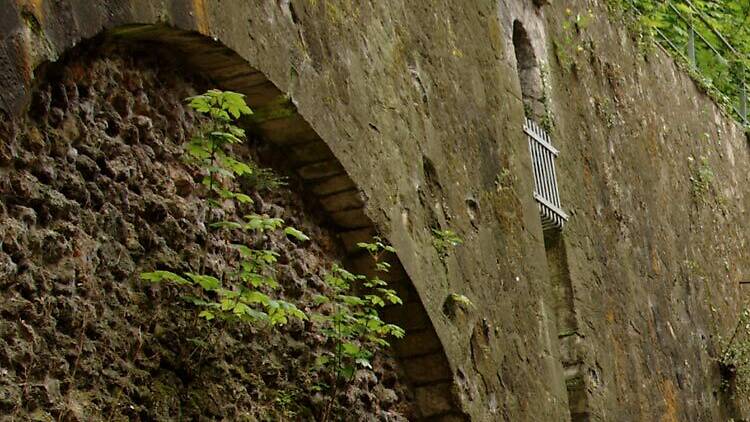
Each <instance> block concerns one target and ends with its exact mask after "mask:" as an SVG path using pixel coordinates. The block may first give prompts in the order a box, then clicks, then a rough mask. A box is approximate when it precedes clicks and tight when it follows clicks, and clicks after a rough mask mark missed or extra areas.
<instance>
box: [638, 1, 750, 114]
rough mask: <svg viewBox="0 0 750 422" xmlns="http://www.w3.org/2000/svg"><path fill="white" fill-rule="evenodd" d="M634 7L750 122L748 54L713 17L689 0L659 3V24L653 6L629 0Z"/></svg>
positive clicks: (658, 37) (670, 48)
mask: <svg viewBox="0 0 750 422" xmlns="http://www.w3.org/2000/svg"><path fill="white" fill-rule="evenodd" d="M629 4H630V6H631V7H632V10H633V11H634V12H635V13H636V15H637V17H638V18H639V19H640V20H641V21H642V22H643V21H645V22H650V23H651V24H650V25H649V28H651V29H652V30H653V33H654V35H655V37H654V39H655V41H656V42H657V43H658V44H659V45H660V46H661V47H662V48H664V49H665V50H667V51H668V52H671V53H673V54H677V55H678V56H679V57H681V58H682V59H683V60H684V61H685V62H686V63H688V64H689V65H690V66H691V67H692V69H693V70H694V71H695V72H697V73H698V74H699V75H700V76H701V78H702V79H703V82H704V83H706V84H708V85H709V86H711V87H714V88H715V89H716V90H717V91H718V93H720V94H721V95H723V96H724V97H725V100H726V101H725V102H726V103H727V104H728V105H729V106H730V108H731V110H732V111H733V112H734V113H735V115H736V116H737V118H738V119H739V120H740V121H741V122H742V123H743V124H745V125H750V121H748V77H749V76H750V69H749V68H748V63H750V58H749V57H748V54H746V53H742V52H739V51H738V50H737V49H735V48H734V46H732V44H731V43H730V42H729V41H728V38H727V37H726V36H724V34H722V33H721V32H720V31H719V30H717V29H716V27H715V26H714V25H712V24H711V20H710V19H709V18H708V17H707V16H706V15H705V14H704V13H703V12H702V11H701V10H700V9H699V8H698V7H696V6H695V5H694V4H693V3H692V2H691V1H690V0H678V2H677V3H676V4H675V2H674V1H672V0H666V1H664V2H661V3H658V4H659V6H658V7H659V9H658V13H660V15H659V17H660V21H659V24H653V21H654V19H653V16H650V15H649V14H650V13H657V12H656V11H655V10H654V9H647V8H645V7H644V3H643V2H642V3H641V4H637V3H636V2H635V0H629Z"/></svg>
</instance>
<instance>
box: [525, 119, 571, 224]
mask: <svg viewBox="0 0 750 422" xmlns="http://www.w3.org/2000/svg"><path fill="white" fill-rule="evenodd" d="M523 131H524V133H526V137H527V138H528V141H529V153H531V164H532V166H533V167H534V199H536V202H537V203H538V204H539V214H540V215H541V217H542V229H543V230H544V231H547V230H554V229H558V230H559V229H562V227H563V225H564V224H565V222H566V221H567V220H568V215H567V214H565V211H563V210H562V206H561V205H560V192H559V191H558V189H557V174H556V172H555V158H556V157H557V154H558V151H557V149H555V147H553V146H552V139H550V137H549V134H547V132H546V131H545V130H544V129H542V128H541V127H540V126H539V125H537V124H536V123H535V122H534V121H533V120H531V119H526V121H525V122H524V125H523Z"/></svg>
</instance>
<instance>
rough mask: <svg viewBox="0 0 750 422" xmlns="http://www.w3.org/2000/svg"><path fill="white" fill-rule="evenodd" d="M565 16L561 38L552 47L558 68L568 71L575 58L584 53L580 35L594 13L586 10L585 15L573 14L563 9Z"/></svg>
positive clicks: (569, 10)
mask: <svg viewBox="0 0 750 422" xmlns="http://www.w3.org/2000/svg"><path fill="white" fill-rule="evenodd" d="M565 15H566V18H565V20H564V21H563V24H562V29H563V32H562V36H561V37H560V38H558V39H556V40H555V41H554V47H555V52H556V54H557V60H558V62H559V63H560V66H561V67H562V68H563V69H564V70H566V71H570V70H571V69H572V67H573V64H574V62H575V57H576V56H577V55H578V54H580V53H582V52H583V51H584V45H583V42H582V40H581V37H580V35H581V32H582V31H583V30H584V29H586V28H587V27H588V26H589V24H590V23H591V19H593V17H594V13H593V12H592V11H591V10H587V11H586V13H574V12H573V11H572V10H571V9H565Z"/></svg>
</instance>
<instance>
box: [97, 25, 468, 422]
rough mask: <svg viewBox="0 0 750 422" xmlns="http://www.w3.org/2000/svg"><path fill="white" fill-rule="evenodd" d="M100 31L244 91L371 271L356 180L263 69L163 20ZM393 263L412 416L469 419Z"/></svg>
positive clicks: (265, 132)
mask: <svg viewBox="0 0 750 422" xmlns="http://www.w3.org/2000/svg"><path fill="white" fill-rule="evenodd" d="M104 37H105V38H106V40H107V41H112V42H123V43H128V42H152V43H157V44H160V45H162V46H166V47H168V48H169V49H170V50H171V51H174V52H175V54H176V55H177V56H178V57H179V58H180V60H181V61H183V62H184V63H185V64H186V65H187V67H188V68H189V69H190V73H197V74H199V75H201V76H203V77H205V78H207V79H209V80H210V81H211V82H212V83H213V84H215V86H216V87H218V88H221V89H226V90H232V91H236V92H240V93H243V94H245V95H246V96H247V97H246V100H247V102H248V105H249V106H250V107H251V108H252V109H253V111H254V112H255V115H254V117H253V118H252V119H250V120H249V121H248V122H246V125H247V126H248V129H249V130H250V131H251V132H252V133H254V134H255V135H257V136H258V137H260V138H261V139H262V140H263V141H265V142H269V143H271V144H272V145H274V146H275V147H276V148H278V149H279V150H281V152H282V154H283V156H284V157H285V163H284V166H285V167H287V168H288V169H290V170H292V171H293V172H294V173H295V174H296V175H297V176H298V177H299V179H300V181H301V184H302V186H303V189H304V190H305V192H304V193H306V194H307V195H308V196H309V197H311V198H313V201H315V202H316V205H319V207H320V209H321V210H322V214H323V217H324V219H325V221H326V223H327V224H328V225H329V226H330V227H331V228H332V229H333V230H334V232H336V233H337V234H338V235H339V238H340V240H341V243H342V246H343V249H344V250H345V251H346V258H345V261H346V264H347V265H348V267H349V268H350V269H352V270H353V271H355V272H358V273H361V274H370V273H371V271H372V268H373V262H372V260H371V258H370V257H369V255H368V254H367V253H366V252H363V251H361V250H360V249H359V248H357V247H356V244H357V242H361V241H364V240H368V239H370V238H371V237H372V236H373V235H374V234H376V233H377V232H378V230H377V228H376V227H375V225H374V223H373V221H372V220H371V219H370V218H369V217H368V216H367V215H366V213H365V201H364V200H363V198H362V195H361V194H360V191H359V189H358V187H357V185H356V184H355V183H354V181H352V179H351V178H350V177H349V175H348V173H347V171H346V169H345V168H344V167H343V166H342V164H341V162H340V161H339V160H338V159H337V158H336V156H335V155H334V154H333V152H332V151H331V149H330V148H329V147H328V145H327V143H326V142H325V141H324V140H323V139H321V137H320V136H319V135H318V134H317V133H316V132H315V130H314V129H313V128H312V127H311V126H310V125H309V124H308V123H307V122H306V121H305V119H304V118H303V117H302V116H301V115H300V114H299V113H298V112H297V110H296V108H295V107H294V106H293V105H292V104H291V102H290V101H288V98H287V97H286V96H285V94H284V93H283V92H281V91H280V90H279V89H278V88H277V87H276V86H275V85H274V84H273V83H272V82H271V81H269V80H268V78H267V77H266V76H265V75H264V74H263V73H262V72H260V71H259V70H257V69H256V68H254V67H253V66H251V65H250V64H249V63H248V62H247V61H246V60H245V59H244V58H242V57H241V56H239V55H238V54H237V53H236V52H235V51H233V50H231V49H229V48H228V47H226V46H225V45H223V44H222V43H221V42H219V41H217V40H216V39H211V38H209V37H206V36H204V35H201V34H199V33H197V32H192V31H184V30H180V29H176V28H173V27H170V26H167V25H162V24H138V25H126V26H120V27H117V28H115V29H111V30H109V31H107V32H105V34H104ZM391 265H392V269H391V272H390V273H389V274H388V275H387V277H386V281H388V282H389V284H390V285H391V286H392V287H393V288H394V289H396V290H397V291H398V292H399V295H400V296H401V298H402V299H404V305H403V306H394V307H387V308H385V310H384V319H385V320H387V321H388V322H391V323H396V324H398V325H400V326H401V327H403V328H405V329H406V333H407V334H406V336H405V338H404V339H401V340H397V341H395V342H394V343H393V351H394V354H395V355H396V358H397V360H398V362H399V364H400V365H401V367H402V369H403V373H404V376H405V378H406V379H405V380H404V381H406V384H407V385H408V386H409V388H410V390H411V392H412V394H413V396H414V400H415V404H416V411H417V413H418V419H417V420H425V421H426V420H429V421H445V422H448V421H464V420H468V417H467V416H466V414H465V413H464V412H463V411H462V410H461V406H460V403H459V399H458V392H457V389H456V387H455V385H454V381H453V375H452V371H451V368H450V365H449V363H448V359H447V357H446V354H445V351H444V349H443V345H442V343H441V341H440V339H439V337H438V335H437V333H436V331H435V328H434V326H433V324H432V322H431V320H430V317H429V315H428V314H427V311H426V310H425V308H424V305H423V304H422V301H421V299H420V297H419V294H418V293H417V291H416V290H415V288H414V285H413V283H412V282H411V280H410V278H409V276H408V275H407V273H406V271H405V270H404V267H403V266H402V265H401V263H400V261H399V259H398V257H395V258H393V259H392V261H391ZM381 278H382V275H381Z"/></svg>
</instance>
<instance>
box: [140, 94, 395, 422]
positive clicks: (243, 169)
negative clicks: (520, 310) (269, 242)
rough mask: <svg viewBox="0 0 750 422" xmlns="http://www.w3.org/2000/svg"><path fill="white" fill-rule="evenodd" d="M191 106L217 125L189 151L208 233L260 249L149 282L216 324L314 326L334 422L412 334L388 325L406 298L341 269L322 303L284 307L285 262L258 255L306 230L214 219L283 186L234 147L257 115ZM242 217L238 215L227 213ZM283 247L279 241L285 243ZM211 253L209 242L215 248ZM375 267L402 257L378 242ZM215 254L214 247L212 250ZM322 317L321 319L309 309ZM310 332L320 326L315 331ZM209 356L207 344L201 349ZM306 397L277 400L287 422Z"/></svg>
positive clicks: (199, 99) (236, 104) (241, 108)
mask: <svg viewBox="0 0 750 422" xmlns="http://www.w3.org/2000/svg"><path fill="white" fill-rule="evenodd" d="M188 101H189V106H190V107H191V108H193V109H194V110H195V111H196V112H198V113H200V114H203V115H205V116H207V117H208V123H207V124H206V125H205V126H204V127H202V128H201V129H200V130H199V131H198V133H197V134H196V135H195V136H193V138H192V139H191V140H190V142H189V143H188V144H187V145H186V146H185V154H186V158H187V161H188V162H189V163H192V164H194V165H196V166H197V167H198V168H199V169H200V170H201V171H202V172H203V178H202V186H203V187H204V193H205V195H203V198H202V199H203V201H204V204H205V215H206V217H205V219H206V222H207V226H208V227H209V228H210V229H211V230H212V231H213V232H214V233H215V234H216V235H219V236H221V237H222V238H224V239H250V240H251V241H249V242H244V243H241V242H234V243H230V244H229V246H230V247H229V248H226V250H225V251H223V253H224V256H223V258H224V261H225V262H227V263H228V264H227V267H226V268H221V269H214V271H215V272H216V273H212V274H206V273H204V271H203V268H205V267H206V266H207V265H206V264H207V262H206V261H207V259H208V256H209V253H208V252H209V251H208V250H206V251H204V258H203V259H204V262H203V263H201V270H200V271H195V272H185V273H183V274H177V273H175V272H172V271H165V270H156V271H151V272H144V273H142V274H141V279H142V280H144V281H146V282H150V283H165V284H169V285H173V286H176V287H177V288H178V289H179V290H180V291H181V292H183V293H184V294H183V295H182V299H183V300H184V301H185V302H187V303H189V304H191V305H194V306H196V307H197V308H198V309H199V311H198V316H199V317H200V318H203V319H205V320H208V321H213V320H221V321H228V322H241V323H248V324H251V325H254V326H263V327H277V326H281V325H284V324H286V323H288V322H289V321H290V320H291V319H297V320H308V321H310V322H311V323H312V324H313V325H314V326H315V327H316V328H317V329H318V331H319V332H320V333H322V335H323V336H324V338H325V339H326V342H327V344H328V345H329V346H330V347H331V349H330V350H331V351H330V352H328V353H324V354H322V355H321V356H319V358H318V359H317V362H316V363H315V367H313V368H309V369H310V370H312V371H314V372H317V373H318V374H322V375H324V377H323V378H322V379H325V376H327V377H328V378H329V379H332V380H333V382H332V384H331V385H327V384H326V383H325V382H321V383H319V384H317V385H316V386H314V388H313V390H314V391H315V392H320V391H325V390H328V392H329V393H330V400H329V402H328V404H327V405H326V408H325V410H324V413H323V417H322V420H323V421H325V420H327V419H328V418H329V416H330V414H331V409H332V405H333V403H334V402H335V400H336V397H337V391H339V388H340V387H342V385H341V384H343V385H344V386H345V385H348V384H349V383H351V382H352V380H353V377H354V374H355V372H356V370H357V369H361V368H367V369H372V363H371V362H372V358H373V357H374V356H375V354H376V353H378V352H379V351H381V350H382V349H383V348H386V347H389V346H390V344H389V342H388V339H389V338H391V337H396V338H401V337H403V336H404V334H405V332H404V330H403V329H402V328H400V327H398V326H397V325H393V324H387V323H385V322H384V321H383V320H382V319H381V318H380V314H379V312H380V310H382V308H384V307H385V306H389V305H400V304H401V303H402V302H401V299H400V298H399V296H398V295H397V294H396V291H395V290H393V289H390V288H389V287H388V284H387V283H386V282H385V281H383V280H382V279H381V278H380V277H378V276H374V277H372V278H368V277H366V276H363V275H355V274H352V273H350V272H349V271H347V270H345V269H344V268H342V267H340V266H339V265H334V266H333V268H332V269H331V271H330V273H328V274H327V276H326V277H325V282H326V283H325V284H326V285H325V287H324V288H323V289H321V291H322V293H321V294H318V295H316V296H315V297H314V302H315V303H314V304H312V305H311V304H310V303H309V302H307V303H306V304H305V306H302V307H303V308H306V309H307V312H305V311H303V310H302V309H300V308H299V307H297V306H296V305H295V304H294V303H291V302H287V301H285V300H282V299H280V298H279V297H278V296H279V294H277V293H278V291H279V289H280V287H281V286H280V285H279V283H278V282H277V280H276V279H275V276H274V275H275V272H276V265H277V259H278V257H279V254H278V253H277V252H275V251H273V250H268V249H262V248H257V247H255V246H254V244H256V243H257V242H254V241H253V240H257V239H259V238H261V237H265V236H269V235H271V234H272V233H277V235H278V234H281V235H283V236H286V237H287V238H289V239H290V240H292V241H295V242H306V241H308V240H310V238H309V237H308V236H307V235H306V234H305V233H303V232H302V231H301V230H299V229H297V228H295V227H291V226H287V225H285V223H284V220H282V219H280V218H273V217H270V216H268V215H260V214H256V213H248V214H246V215H244V216H243V217H242V218H234V219H233V218H228V219H226V220H218V221H209V220H210V218H211V217H210V216H212V215H222V214H224V213H223V212H212V211H218V210H220V209H221V210H224V211H227V210H243V209H246V208H247V207H248V206H249V205H251V204H252V202H253V201H252V198H251V197H250V196H249V195H248V194H246V193H244V192H241V191H239V190H236V187H237V186H241V185H243V183H241V182H243V181H244V182H246V183H249V184H250V185H252V186H253V187H254V188H255V189H274V188H277V187H278V186H280V185H281V184H282V183H283V182H281V180H280V179H277V178H275V176H273V175H272V173H270V171H265V170H262V169H259V168H258V167H257V166H256V165H255V164H254V163H252V162H244V161H242V160H240V159H239V158H238V157H237V156H236V154H233V151H232V149H233V146H235V145H237V144H239V143H241V142H242V141H243V140H244V138H245V132H244V131H243V130H242V129H241V128H239V127H238V126H236V125H235V124H234V121H235V120H236V119H238V118H239V117H241V116H243V115H247V114H249V113H252V111H251V110H250V108H248V107H247V106H246V105H245V102H244V99H243V96H242V95H241V94H237V93H233V92H225V91H217V90H211V91H208V92H206V93H205V94H203V95H198V96H195V97H191V98H189V99H188ZM226 214H227V215H234V214H235V213H234V212H226ZM277 237H278V236H277ZM206 244H207V245H208V242H207V243H206ZM358 245H359V247H361V248H363V249H364V250H366V251H367V252H368V253H369V254H370V256H371V257H372V258H373V260H374V263H375V270H376V273H379V274H382V273H386V272H388V270H389V269H390V265H389V264H388V262H386V261H384V260H383V259H382V258H383V256H384V254H386V253H395V249H394V248H393V247H392V246H390V245H388V244H386V243H385V242H384V240H383V239H381V238H379V237H375V238H374V239H373V241H372V242H371V243H359V244H358ZM207 247H208V246H207ZM309 308H313V309H309ZM306 326H307V327H310V323H308V324H307V325H306ZM195 342H196V345H197V346H199V347H205V345H206V343H205V342H204V341H202V340H197V341H195ZM301 392H302V390H294V391H285V390H279V391H277V395H276V396H275V398H274V403H275V407H276V410H277V411H279V412H280V413H281V414H283V415H285V417H287V418H289V419H290V420H291V419H295V418H296V417H297V416H299V414H298V412H300V411H301V410H302V409H301V408H300V407H299V406H297V405H296V404H295V401H296V397H298V396H299V394H301Z"/></svg>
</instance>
